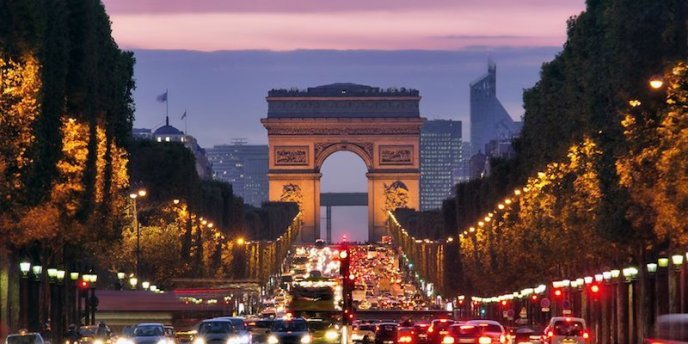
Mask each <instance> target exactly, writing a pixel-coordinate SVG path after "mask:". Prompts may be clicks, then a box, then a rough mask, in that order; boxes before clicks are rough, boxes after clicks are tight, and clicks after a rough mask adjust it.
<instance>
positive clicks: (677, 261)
mask: <svg viewBox="0 0 688 344" xmlns="http://www.w3.org/2000/svg"><path fill="white" fill-rule="evenodd" d="M671 263H672V264H673V266H674V273H673V274H672V275H673V279H670V280H672V282H670V286H669V293H670V294H671V295H670V296H669V297H670V298H671V302H670V303H669V305H670V306H669V307H670V309H669V312H671V313H681V312H683V290H684V289H685V283H684V281H683V269H682V267H683V255H682V254H675V255H673V256H671Z"/></svg>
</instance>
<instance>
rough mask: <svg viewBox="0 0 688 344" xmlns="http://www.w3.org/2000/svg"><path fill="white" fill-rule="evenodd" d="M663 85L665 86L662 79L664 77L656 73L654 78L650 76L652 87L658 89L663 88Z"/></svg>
mask: <svg viewBox="0 0 688 344" xmlns="http://www.w3.org/2000/svg"><path fill="white" fill-rule="evenodd" d="M662 86H664V80H662V77H660V76H658V75H654V76H652V78H650V87H652V88H653V89H655V90H657V89H660V88H662Z"/></svg>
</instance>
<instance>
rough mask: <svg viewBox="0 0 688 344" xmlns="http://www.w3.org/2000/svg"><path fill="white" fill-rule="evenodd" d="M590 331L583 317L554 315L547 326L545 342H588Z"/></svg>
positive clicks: (550, 343)
mask: <svg viewBox="0 0 688 344" xmlns="http://www.w3.org/2000/svg"><path fill="white" fill-rule="evenodd" d="M589 339H590V333H589V332H588V329H587V327H586V326H585V320H584V319H583V318H574V317H553V318H552V319H550V321H549V325H547V327H546V328H545V343H549V344H564V343H566V344H586V343H588V342H589Z"/></svg>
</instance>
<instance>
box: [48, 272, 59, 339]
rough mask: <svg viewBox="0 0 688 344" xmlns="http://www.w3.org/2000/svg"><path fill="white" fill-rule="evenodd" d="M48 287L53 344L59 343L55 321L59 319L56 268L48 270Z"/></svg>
mask: <svg viewBox="0 0 688 344" xmlns="http://www.w3.org/2000/svg"><path fill="white" fill-rule="evenodd" d="M47 271H48V287H49V293H50V294H49V295H50V309H49V313H48V314H49V318H50V329H51V330H52V331H50V340H51V341H52V342H53V343H57V337H56V332H57V327H56V326H55V325H56V323H55V321H56V320H57V318H58V315H57V314H55V311H57V290H56V289H55V283H56V282H57V269H56V268H48V270H47Z"/></svg>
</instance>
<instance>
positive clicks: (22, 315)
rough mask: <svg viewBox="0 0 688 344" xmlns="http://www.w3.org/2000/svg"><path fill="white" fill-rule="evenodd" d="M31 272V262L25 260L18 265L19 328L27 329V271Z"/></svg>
mask: <svg viewBox="0 0 688 344" xmlns="http://www.w3.org/2000/svg"><path fill="white" fill-rule="evenodd" d="M30 270H31V262H29V261H27V260H25V261H22V262H21V263H19V271H21V280H20V283H21V286H20V288H19V292H20V295H19V299H20V302H19V303H20V307H19V324H20V325H19V326H20V327H21V328H28V327H29V283H30V282H29V271H30Z"/></svg>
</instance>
